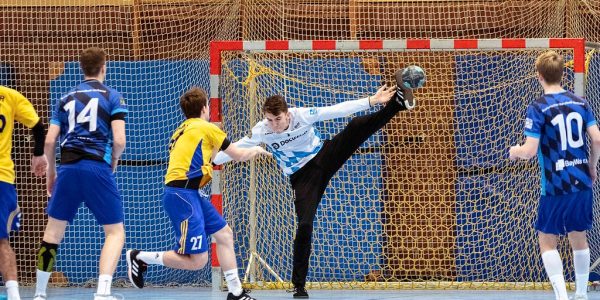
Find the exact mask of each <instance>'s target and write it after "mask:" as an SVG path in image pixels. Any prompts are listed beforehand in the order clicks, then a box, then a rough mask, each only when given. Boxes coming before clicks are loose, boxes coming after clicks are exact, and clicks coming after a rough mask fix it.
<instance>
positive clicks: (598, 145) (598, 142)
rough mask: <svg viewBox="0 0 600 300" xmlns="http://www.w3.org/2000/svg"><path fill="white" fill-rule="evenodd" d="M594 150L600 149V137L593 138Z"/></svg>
mask: <svg viewBox="0 0 600 300" xmlns="http://www.w3.org/2000/svg"><path fill="white" fill-rule="evenodd" d="M591 147H592V148H594V149H600V136H597V137H592V145H591Z"/></svg>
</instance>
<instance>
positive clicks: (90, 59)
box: [79, 47, 106, 77]
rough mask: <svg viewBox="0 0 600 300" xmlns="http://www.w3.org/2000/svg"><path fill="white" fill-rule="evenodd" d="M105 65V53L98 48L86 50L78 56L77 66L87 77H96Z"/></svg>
mask: <svg viewBox="0 0 600 300" xmlns="http://www.w3.org/2000/svg"><path fill="white" fill-rule="evenodd" d="M105 63H106V52H104V50H102V49H100V48H98V47H91V48H87V49H85V50H83V52H82V53H81V56H79V66H80V67H81V70H83V74H85V76H88V77H95V76H98V74H100V70H102V66H104V64H105Z"/></svg>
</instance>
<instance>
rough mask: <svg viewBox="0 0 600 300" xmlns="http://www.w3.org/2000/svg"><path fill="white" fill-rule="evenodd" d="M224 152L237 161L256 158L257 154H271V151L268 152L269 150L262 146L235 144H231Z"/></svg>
mask: <svg viewBox="0 0 600 300" xmlns="http://www.w3.org/2000/svg"><path fill="white" fill-rule="evenodd" d="M223 152H225V154H227V155H229V156H230V157H231V158H233V160H236V161H247V160H250V159H252V158H254V157H255V156H257V155H267V156H270V155H271V153H269V152H267V150H265V149H264V148H262V147H260V146H253V147H250V148H240V147H238V146H236V145H235V144H231V145H229V147H227V149H225V150H224V151H223Z"/></svg>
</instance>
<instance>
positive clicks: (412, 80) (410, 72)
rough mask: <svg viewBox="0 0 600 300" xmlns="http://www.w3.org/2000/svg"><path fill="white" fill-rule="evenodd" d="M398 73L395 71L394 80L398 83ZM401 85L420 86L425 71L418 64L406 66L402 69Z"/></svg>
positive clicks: (410, 87) (413, 87)
mask: <svg viewBox="0 0 600 300" xmlns="http://www.w3.org/2000/svg"><path fill="white" fill-rule="evenodd" d="M398 73H399V72H396V82H397V83H398V82H399V80H398ZM401 77H402V85H404V86H405V87H407V88H409V89H416V88H420V87H422V86H424V85H425V81H426V77H425V71H423V69H421V67H419V66H408V67H406V68H404V69H403V70H402V74H401Z"/></svg>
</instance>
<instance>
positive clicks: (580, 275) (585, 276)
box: [573, 248, 590, 295]
mask: <svg viewBox="0 0 600 300" xmlns="http://www.w3.org/2000/svg"><path fill="white" fill-rule="evenodd" d="M573 266H574V267H575V288H576V291H575V294H577V295H585V294H587V287H588V280H589V278H590V248H587V249H583V250H576V251H573Z"/></svg>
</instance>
